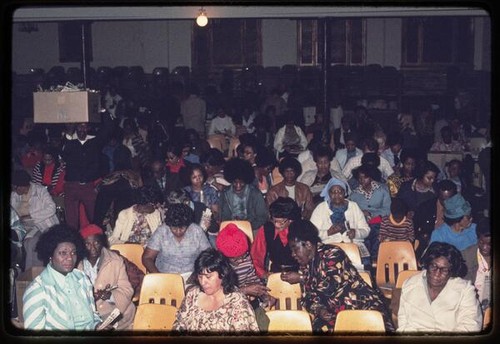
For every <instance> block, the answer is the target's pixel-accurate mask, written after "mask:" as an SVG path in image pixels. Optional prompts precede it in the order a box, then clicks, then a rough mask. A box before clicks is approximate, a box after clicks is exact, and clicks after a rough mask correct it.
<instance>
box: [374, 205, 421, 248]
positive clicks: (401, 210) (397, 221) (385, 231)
mask: <svg viewBox="0 0 500 344" xmlns="http://www.w3.org/2000/svg"><path fill="white" fill-rule="evenodd" d="M407 213H408V206H407V205H406V203H405V202H404V201H403V200H402V199H400V198H393V199H392V201H391V213H390V214H389V215H387V216H384V217H382V222H381V223H380V233H379V241H380V242H383V241H410V242H414V241H415V232H414V230H413V221H412V220H411V219H409V218H408V217H407V216H406V214H407Z"/></svg>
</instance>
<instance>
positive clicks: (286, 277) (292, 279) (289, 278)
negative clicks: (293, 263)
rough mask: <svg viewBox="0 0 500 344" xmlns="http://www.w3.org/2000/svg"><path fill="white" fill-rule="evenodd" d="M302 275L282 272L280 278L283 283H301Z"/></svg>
mask: <svg viewBox="0 0 500 344" xmlns="http://www.w3.org/2000/svg"><path fill="white" fill-rule="evenodd" d="M301 276H302V275H301V274H299V273H298V272H294V271H289V272H282V273H281V275H280V277H281V279H282V280H283V281H285V282H288V283H290V284H295V283H299V282H300V281H301Z"/></svg>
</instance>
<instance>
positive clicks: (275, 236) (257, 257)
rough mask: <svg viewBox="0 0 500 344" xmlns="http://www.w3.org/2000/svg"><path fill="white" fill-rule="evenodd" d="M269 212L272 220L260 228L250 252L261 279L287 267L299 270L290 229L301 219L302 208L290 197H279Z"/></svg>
mask: <svg viewBox="0 0 500 344" xmlns="http://www.w3.org/2000/svg"><path fill="white" fill-rule="evenodd" d="M269 212H270V213H271V219H270V220H269V221H267V222H266V223H264V225H263V226H262V227H261V228H259V230H258V231H257V235H255V240H254V242H253V244H252V248H251V250H250V253H251V255H252V260H253V265H254V266H255V270H256V271H257V275H258V276H259V277H260V278H267V276H269V274H271V273H273V272H280V271H282V269H284V268H285V267H286V268H287V269H291V270H295V271H297V269H298V266H297V264H296V263H295V261H294V259H293V258H292V255H291V252H290V247H289V245H288V228H289V226H290V223H292V222H293V221H295V220H298V219H300V208H299V207H298V206H297V203H295V201H294V200H293V199H291V198H290V197H278V198H277V199H276V201H274V202H273V203H272V204H271V206H270V207H269ZM266 261H269V264H268V263H266Z"/></svg>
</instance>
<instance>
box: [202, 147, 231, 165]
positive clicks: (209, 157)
mask: <svg viewBox="0 0 500 344" xmlns="http://www.w3.org/2000/svg"><path fill="white" fill-rule="evenodd" d="M225 163H226V160H225V159H224V154H223V153H222V152H221V151H220V150H218V149H217V148H210V149H209V150H207V151H206V152H204V153H202V154H201V155H200V164H207V165H209V166H224V164H225Z"/></svg>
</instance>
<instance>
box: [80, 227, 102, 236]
mask: <svg viewBox="0 0 500 344" xmlns="http://www.w3.org/2000/svg"><path fill="white" fill-rule="evenodd" d="M96 234H104V232H103V231H102V229H101V227H99V226H97V225H93V224H90V225H88V226H85V227H83V228H82V229H81V230H80V235H81V236H82V238H83V239H87V238H88V237H89V236H91V235H96Z"/></svg>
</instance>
